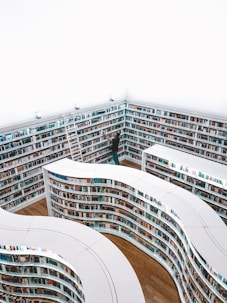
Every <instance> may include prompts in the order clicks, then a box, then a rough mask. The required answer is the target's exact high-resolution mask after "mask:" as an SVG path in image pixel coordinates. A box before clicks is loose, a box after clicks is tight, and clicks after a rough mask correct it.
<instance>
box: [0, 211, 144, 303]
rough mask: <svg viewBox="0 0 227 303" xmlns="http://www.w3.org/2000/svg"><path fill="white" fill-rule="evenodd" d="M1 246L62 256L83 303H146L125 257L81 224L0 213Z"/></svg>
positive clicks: (50, 218) (100, 236) (96, 233)
mask: <svg viewBox="0 0 227 303" xmlns="http://www.w3.org/2000/svg"><path fill="white" fill-rule="evenodd" d="M0 244H1V245H6V246H7V245H13V246H28V247H40V248H47V249H48V250H50V251H52V252H55V253H56V254H57V255H60V256H62V257H63V258H64V259H65V260H67V262H68V263H69V264H71V266H72V267H73V268H74V269H75V272H77V273H78V276H79V278H80V279H81V282H82V286H83V291H84V294H85V302H86V303H93V302H105V303H127V302H128V303H129V302H130V303H132V302H134V303H137V302H140V303H143V302H145V299H144V295H143V292H142V289H141V286H140V283H139V281H138V278H137V276H136V274H135V272H134V270H133V268H132V267H131V265H130V263H129V262H128V260H127V259H126V257H125V256H124V255H123V254H122V253H121V251H120V250H119V249H118V248H117V247H116V246H115V245H114V244H113V243H112V242H111V241H110V240H108V239H107V238H106V237H104V236H103V235H102V234H100V233H98V232H96V231H95V230H93V229H91V228H89V227H87V226H84V225H83V224H79V223H76V222H72V221H69V220H64V219H59V218H54V217H41V216H23V215H16V214H12V213H9V212H7V211H4V210H2V209H0Z"/></svg>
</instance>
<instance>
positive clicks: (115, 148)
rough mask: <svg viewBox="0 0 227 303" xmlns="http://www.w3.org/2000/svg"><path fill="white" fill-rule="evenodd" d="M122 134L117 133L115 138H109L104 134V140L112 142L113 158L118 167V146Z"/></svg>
mask: <svg viewBox="0 0 227 303" xmlns="http://www.w3.org/2000/svg"><path fill="white" fill-rule="evenodd" d="M120 134H121V133H120V132H117V133H116V134H115V135H114V137H113V138H111V137H108V136H107V135H106V134H105V133H104V138H106V139H107V140H109V141H110V142H111V150H112V156H113V160H114V163H115V164H116V165H120V162H119V159H118V146H119V143H120Z"/></svg>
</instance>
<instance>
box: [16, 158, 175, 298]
mask: <svg viewBox="0 0 227 303" xmlns="http://www.w3.org/2000/svg"><path fill="white" fill-rule="evenodd" d="M122 164H123V165H127V166H132V165H131V164H130V163H127V162H124V163H122ZM134 167H135V166H134ZM136 168H139V166H137V167H136ZM17 213H18V214H23V215H31V216H32V215H35V216H47V215H48V212H47V207H46V200H45V199H44V200H42V201H40V202H37V203H34V204H33V205H31V206H29V207H26V208H24V209H22V210H20V211H18V212H17ZM105 236H106V237H107V238H108V239H110V240H111V241H112V242H113V243H114V244H115V245H116V246H117V247H118V248H119V249H120V250H121V251H122V252H123V254H124V255H125V256H126V257H127V259H128V260H129V262H130V263H131V265H132V267H133V268H134V270H135V272H136V274H137V277H138V279H139V281H140V283H141V287H142V289H143V292H144V297H145V300H146V303H180V298H179V295H178V292H177V289H176V286H175V284H174V282H173V280H172V278H171V276H170V275H169V273H168V272H167V271H166V270H165V269H164V268H163V267H162V266H161V265H160V264H159V263H158V262H156V261H155V260H153V259H152V258H151V257H149V256H148V255H146V254H145V253H143V252H141V251H140V250H139V249H138V248H136V247H135V246H133V245H132V244H130V243H129V242H128V241H125V240H123V239H121V238H120V237H117V236H113V235H109V234H105ZM138 303H140V302H138Z"/></svg>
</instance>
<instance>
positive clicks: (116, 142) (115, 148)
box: [111, 134, 120, 152]
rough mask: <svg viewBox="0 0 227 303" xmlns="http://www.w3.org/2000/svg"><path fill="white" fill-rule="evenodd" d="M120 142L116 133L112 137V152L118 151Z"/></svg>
mask: <svg viewBox="0 0 227 303" xmlns="http://www.w3.org/2000/svg"><path fill="white" fill-rule="evenodd" d="M119 142H120V138H119V135H118V134H117V135H116V136H115V137H114V138H113V139H112V146H111V149H112V151H113V152H117V151H118V145H119Z"/></svg>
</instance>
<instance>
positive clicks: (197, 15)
mask: <svg viewBox="0 0 227 303" xmlns="http://www.w3.org/2000/svg"><path fill="white" fill-rule="evenodd" d="M226 37H227V1H226V0H190V1H188V0H171V1H170V0H158V1H157V0H96V1H94V0H83V1H81V0H67V1H65V0H62V1H60V0H1V1H0V41H1V42H0V43H1V46H0V100H1V111H0V127H1V126H2V125H4V124H5V123H9V122H10V123H11V121H17V120H21V119H24V118H25V119H27V118H28V117H30V116H32V117H33V116H34V113H35V112H37V111H40V112H42V113H47V112H52V111H60V110H62V109H67V108H70V109H71V108H74V107H75V105H79V106H81V105H85V104H95V103H97V102H99V103H100V102H105V101H108V100H109V98H113V99H119V98H125V97H128V98H133V99H137V100H150V101H152V102H155V103H162V104H166V105H172V106H180V107H186V108H189V109H195V110H202V111H206V112H215V113H217V114H219V113H220V114H222V115H223V114H224V115H226V116H227V85H226V83H227V55H226V54H227V39H226Z"/></svg>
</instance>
